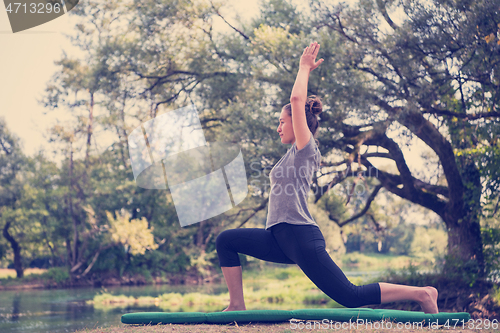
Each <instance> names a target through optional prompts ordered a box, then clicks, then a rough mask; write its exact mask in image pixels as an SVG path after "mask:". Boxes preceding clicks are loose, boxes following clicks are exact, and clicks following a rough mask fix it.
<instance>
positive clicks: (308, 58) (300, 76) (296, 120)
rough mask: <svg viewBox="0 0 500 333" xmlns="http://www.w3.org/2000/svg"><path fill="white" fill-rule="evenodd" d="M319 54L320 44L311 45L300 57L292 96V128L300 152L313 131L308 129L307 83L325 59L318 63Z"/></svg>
mask: <svg viewBox="0 0 500 333" xmlns="http://www.w3.org/2000/svg"><path fill="white" fill-rule="evenodd" d="M318 52H319V44H318V43H317V42H314V43H311V45H309V46H308V47H306V48H305V49H304V52H303V53H302V56H301V57H300V66H299V72H298V73H297V78H296V79H295V83H294V85H293V89H292V95H291V96H290V104H291V106H292V126H293V133H294V135H295V144H296V146H297V149H298V150H300V149H302V148H304V146H305V145H306V144H307V143H308V142H309V140H310V139H311V131H310V130H309V127H307V120H306V109H305V105H306V101H307V82H308V81H309V73H310V72H311V71H312V70H313V69H315V68H316V67H318V66H319V65H320V64H321V63H322V62H323V59H319V60H318V61H316V56H317V55H318Z"/></svg>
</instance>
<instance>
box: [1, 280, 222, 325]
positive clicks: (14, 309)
mask: <svg viewBox="0 0 500 333" xmlns="http://www.w3.org/2000/svg"><path fill="white" fill-rule="evenodd" d="M102 291H103V289H100V288H78V289H54V290H5V291H0V332H2V333H10V332H22V333H41V332H50V333H58V332H74V331H76V330H81V329H84V328H89V329H91V328H94V327H107V326H114V325H120V323H121V321H120V319H121V316H122V314H124V313H128V312H136V311H162V310H160V309H159V308H158V307H156V306H150V307H144V306H141V307H135V306H128V307H126V308H121V309H113V310H106V311H104V310H97V309H94V306H93V305H91V304H86V301H87V300H92V299H93V298H94V296H95V295H96V294H98V293H100V292H102ZM106 292H108V293H110V294H113V295H126V296H134V297H139V296H153V297H156V296H159V295H162V294H164V293H168V292H177V293H188V292H203V293H221V292H227V288H226V286H225V285H202V286H170V285H162V286H140V287H114V288H107V289H106Z"/></svg>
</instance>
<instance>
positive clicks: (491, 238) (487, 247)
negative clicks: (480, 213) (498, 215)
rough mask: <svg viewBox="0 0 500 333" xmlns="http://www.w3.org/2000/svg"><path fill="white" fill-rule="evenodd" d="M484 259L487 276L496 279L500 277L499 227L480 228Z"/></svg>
mask: <svg viewBox="0 0 500 333" xmlns="http://www.w3.org/2000/svg"><path fill="white" fill-rule="evenodd" d="M481 235H482V239H483V244H484V259H485V263H486V271H487V272H489V278H491V279H492V280H494V281H497V280H498V279H499V278H500V228H482V229H481Z"/></svg>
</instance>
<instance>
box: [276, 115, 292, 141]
mask: <svg viewBox="0 0 500 333" xmlns="http://www.w3.org/2000/svg"><path fill="white" fill-rule="evenodd" d="M279 121H280V124H279V126H278V130H277V131H278V133H279V134H280V137H281V143H285V144H293V143H294V142H295V134H294V133H293V126H292V117H291V116H290V115H289V114H288V112H287V111H286V110H285V109H281V114H280V119H279Z"/></svg>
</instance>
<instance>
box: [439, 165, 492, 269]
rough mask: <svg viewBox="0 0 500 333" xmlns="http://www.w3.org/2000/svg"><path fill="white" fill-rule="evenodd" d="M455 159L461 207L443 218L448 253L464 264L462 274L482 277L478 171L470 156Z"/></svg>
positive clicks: (483, 265) (483, 266)
mask: <svg viewBox="0 0 500 333" xmlns="http://www.w3.org/2000/svg"><path fill="white" fill-rule="evenodd" d="M457 162H458V164H459V165H460V169H461V171H462V172H461V175H462V180H463V184H464V194H463V197H464V198H463V209H462V211H461V212H455V211H449V213H450V214H446V215H445V217H444V218H445V223H446V226H447V227H448V256H450V257H451V258H452V262H454V261H456V260H459V262H461V263H462V264H466V266H464V268H465V267H467V270H469V271H468V272H464V273H467V274H477V275H478V276H480V277H484V274H485V262H484V255H483V241H482V238H481V225H480V215H481V202H480V200H481V188H482V187H481V178H480V173H479V170H478V169H477V167H476V165H475V163H474V161H473V157H471V156H463V157H460V158H458V161H457ZM452 265H453V264H452ZM445 268H447V267H446V266H445ZM448 268H450V269H451V268H452V267H448Z"/></svg>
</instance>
